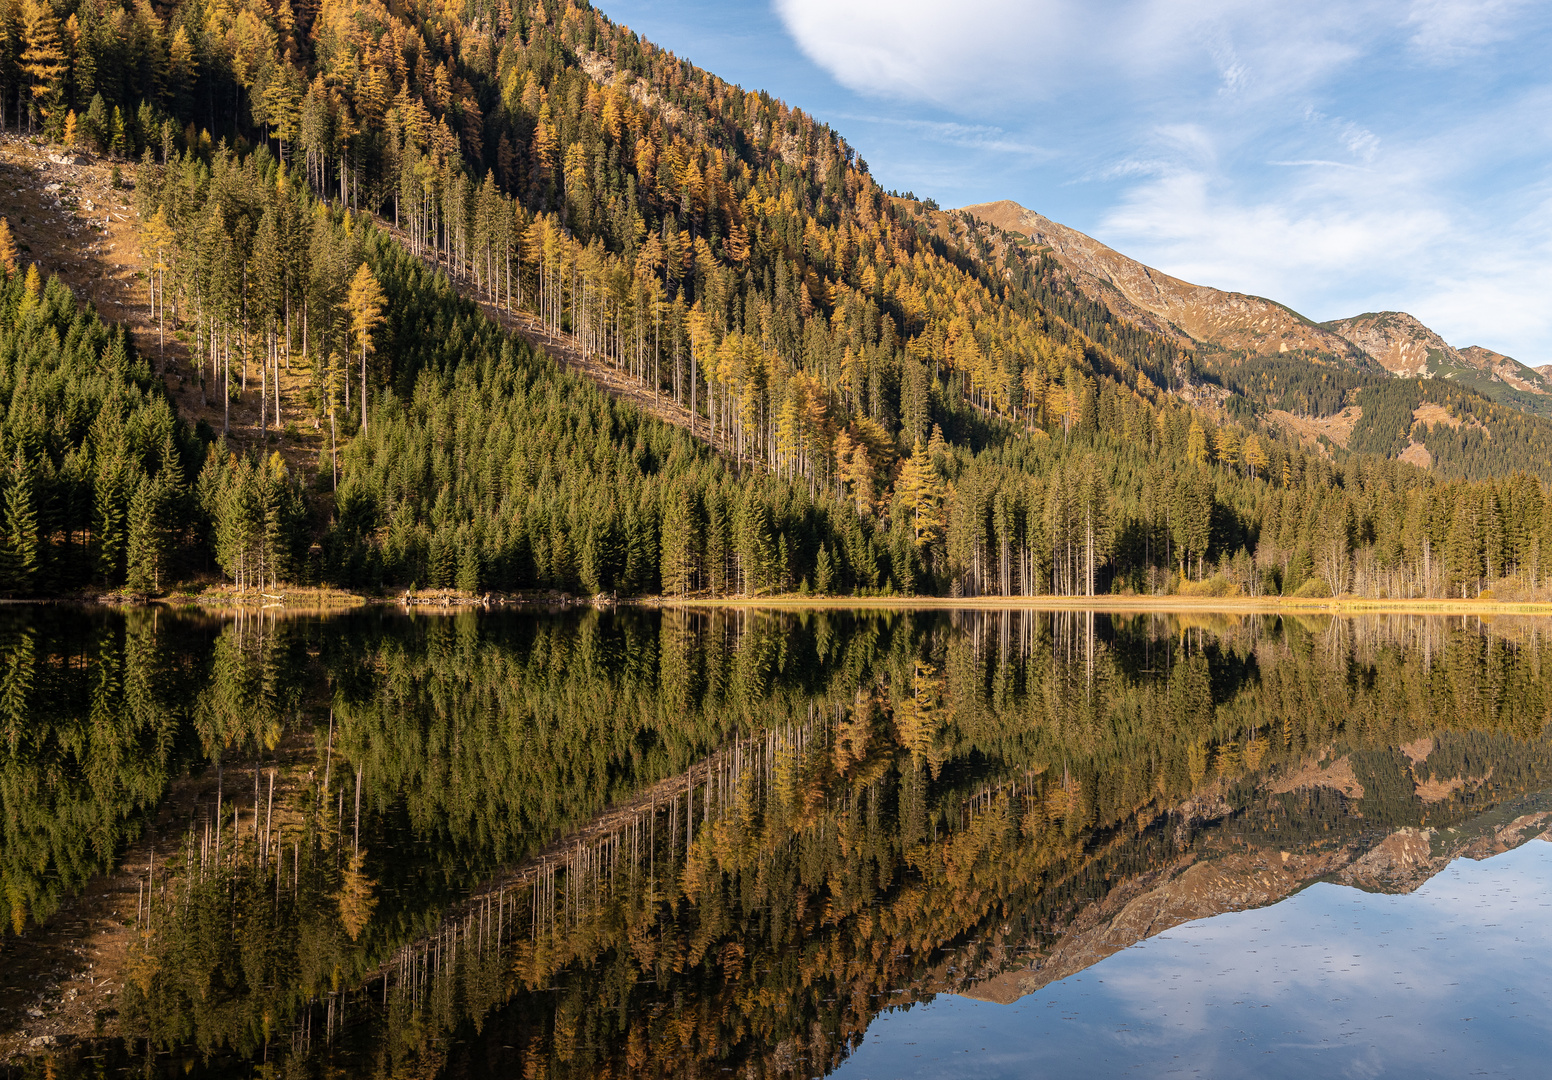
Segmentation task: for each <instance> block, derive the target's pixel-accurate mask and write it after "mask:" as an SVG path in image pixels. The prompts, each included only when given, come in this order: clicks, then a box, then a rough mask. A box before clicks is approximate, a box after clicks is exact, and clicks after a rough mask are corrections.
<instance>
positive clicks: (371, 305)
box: [345, 263, 387, 435]
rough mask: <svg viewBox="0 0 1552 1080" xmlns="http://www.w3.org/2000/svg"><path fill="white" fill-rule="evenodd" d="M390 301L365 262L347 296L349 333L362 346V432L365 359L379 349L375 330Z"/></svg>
mask: <svg viewBox="0 0 1552 1080" xmlns="http://www.w3.org/2000/svg"><path fill="white" fill-rule="evenodd" d="M386 302H387V299H386V297H384V296H383V290H382V287H381V286H379V285H378V284H377V278H375V277H373V276H372V270H371V268H370V267H369V266H367V264H366V263H362V264H361V268H360V269H359V270H357V271H356V276H355V277H354V278H352V279H351V282H350V293H349V295H348V296H347V297H346V298H345V304H346V307H347V308H349V310H350V332H351V333H352V334H354V335H355V337H356V343H357V345H358V346H359V348H360V349H361V434H363V435H365V434H366V358H367V355H368V354H370V353H374V352H376V351H377V346H376V345H374V344H373V343H372V331H373V330H376V329H377V328H378V327H379V326H381V325H382V322H383V304H384V303H386Z"/></svg>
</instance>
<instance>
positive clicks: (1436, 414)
mask: <svg viewBox="0 0 1552 1080" xmlns="http://www.w3.org/2000/svg"><path fill="white" fill-rule="evenodd" d="M1412 423H1414V424H1427V425H1428V426H1429V427H1438V426H1439V425H1440V424H1448V425H1449V426H1450V427H1454V428H1458V427H1460V418H1459V417H1457V416H1455V415H1454V414H1453V413H1451V412H1450V410H1448V409H1446V408H1445V407H1444V406H1443V405H1434V404H1432V403H1430V404H1426V405H1419V406H1418V407H1417V408H1415V409H1413V410H1412Z"/></svg>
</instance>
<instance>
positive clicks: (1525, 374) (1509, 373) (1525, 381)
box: [1460, 345, 1552, 394]
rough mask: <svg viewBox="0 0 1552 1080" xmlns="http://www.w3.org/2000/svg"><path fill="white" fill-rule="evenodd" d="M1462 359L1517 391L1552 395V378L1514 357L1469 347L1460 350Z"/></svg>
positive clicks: (1546, 372) (1543, 371)
mask: <svg viewBox="0 0 1552 1080" xmlns="http://www.w3.org/2000/svg"><path fill="white" fill-rule="evenodd" d="M1460 356H1461V359H1462V360H1464V361H1465V362H1466V363H1468V364H1470V365H1471V366H1472V367H1474V368H1476V369H1477V370H1478V371H1480V372H1482V373H1483V374H1485V375H1487V376H1489V377H1490V378H1494V379H1497V380H1499V381H1500V382H1505V383H1508V384H1509V385H1510V386H1512V387H1514V388H1515V389H1516V390H1524V391H1527V392H1528V393H1532V394H1552V378H1549V377H1548V376H1549V374H1552V373H1549V372H1548V371H1546V370H1544V369H1542V368H1533V367H1527V366H1526V365H1525V364H1522V363H1520V362H1519V361H1518V360H1516V359H1515V358H1514V357H1512V356H1505V355H1504V354H1503V353H1498V352H1494V351H1493V350H1492V349H1484V348H1483V347H1482V346H1480V345H1467V346H1466V347H1465V348H1464V349H1462V350H1460Z"/></svg>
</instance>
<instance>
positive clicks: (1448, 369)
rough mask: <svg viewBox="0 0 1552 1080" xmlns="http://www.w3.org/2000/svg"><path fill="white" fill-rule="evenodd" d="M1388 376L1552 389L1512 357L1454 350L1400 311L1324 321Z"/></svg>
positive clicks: (1476, 349) (1541, 390) (1479, 349)
mask: <svg viewBox="0 0 1552 1080" xmlns="http://www.w3.org/2000/svg"><path fill="white" fill-rule="evenodd" d="M1322 325H1323V326H1325V327H1326V328H1327V329H1329V330H1332V331H1334V332H1336V333H1338V334H1340V335H1342V336H1343V337H1344V338H1346V339H1347V340H1348V341H1351V342H1352V343H1353V344H1354V345H1357V346H1358V347H1359V348H1360V349H1362V350H1363V351H1364V352H1366V353H1368V354H1369V355H1370V356H1372V357H1374V359H1376V360H1378V361H1379V362H1380V363H1381V364H1382V365H1383V366H1384V367H1385V369H1386V370H1387V371H1389V372H1390V373H1391V374H1393V375H1401V376H1415V377H1420V378H1425V379H1431V378H1445V379H1448V378H1454V377H1456V376H1459V375H1481V376H1485V377H1486V378H1487V379H1489V380H1490V381H1493V382H1501V383H1504V384H1505V385H1507V386H1512V387H1514V389H1516V390H1523V391H1525V392H1526V393H1529V394H1547V393H1552V380H1548V379H1547V377H1546V376H1545V375H1543V374H1542V373H1541V372H1539V371H1536V370H1535V369H1533V368H1529V367H1526V366H1525V365H1524V364H1522V363H1520V362H1519V361H1518V360H1516V359H1514V358H1513V357H1512V356H1505V355H1503V354H1502V353H1497V352H1494V351H1493V350H1491V349H1484V348H1483V347H1482V346H1480V345H1469V346H1467V347H1466V348H1464V349H1457V348H1455V347H1454V346H1452V345H1450V344H1449V343H1448V342H1446V341H1445V340H1444V339H1443V338H1442V337H1440V336H1439V335H1438V334H1436V333H1434V332H1433V331H1432V330H1430V329H1429V328H1428V327H1426V326H1424V325H1423V324H1422V323H1421V322H1419V321H1418V320H1417V319H1415V318H1413V317H1412V316H1411V315H1408V314H1407V313H1406V312H1404V311H1371V312H1367V313H1365V314H1363V315H1354V316H1353V317H1352V318H1350V319H1335V320H1333V321H1331V322H1328V323H1323V324H1322Z"/></svg>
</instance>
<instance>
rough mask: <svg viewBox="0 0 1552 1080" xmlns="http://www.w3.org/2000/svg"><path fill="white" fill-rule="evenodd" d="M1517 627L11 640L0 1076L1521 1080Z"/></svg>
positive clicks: (1399, 621)
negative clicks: (1339, 1079) (1406, 1079)
mask: <svg viewBox="0 0 1552 1080" xmlns="http://www.w3.org/2000/svg"><path fill="white" fill-rule="evenodd" d="M1547 629H1548V627H1546V626H1543V625H1542V624H1541V623H1539V622H1536V621H1530V620H1525V621H1514V620H1500V621H1495V622H1491V623H1484V622H1481V621H1479V620H1477V619H1475V618H1471V619H1460V618H1449V619H1447V618H1424V617H1370V618H1359V619H1331V618H1307V619H1291V618H1289V619H1282V618H1276V617H1262V616H1254V617H1212V616H1204V615H1200V614H1196V615H1190V616H1168V615H1158V614H1153V615H1137V616H1123V615H1114V616H1111V615H1103V614H1090V613H1070V612H1068V613H1061V612H1058V613H1049V612H1039V611H1027V612H1016V611H1014V612H946V611H932V612H922V613H901V612H893V613H886V614H868V613H845V612H824V613H809V614H803V613H791V612H786V613H780V614H771V613H757V612H751V611H717V610H697V611H693V612H683V611H667V612H659V611H655V610H646V609H629V608H627V609H620V610H619V611H617V612H597V611H592V610H582V611H577V610H572V611H563V612H553V613H533V612H523V613H504V612H494V613H472V612H468V613H462V614H458V615H453V616H446V615H431V616H414V617H411V616H407V615H403V614H400V613H398V612H395V611H390V610H379V609H371V610H366V611H360V612H354V613H351V614H348V615H341V616H335V617H327V618H323V617H319V618H309V617H296V616H292V617H287V618H274V617H270V616H269V615H267V614H265V615H252V614H250V615H248V616H246V617H245V618H242V619H240V620H233V619H214V618H203V617H189V616H179V615H174V614H171V613H169V612H165V611H131V612H127V613H117V612H105V611H93V610H80V609H73V608H65V607H30V608H6V609H0V663H3V668H0V680H3V681H0V725H3V731H0V734H3V735H4V740H3V741H0V804H3V805H0V809H3V812H4V813H3V823H0V827H3V833H0V891H3V896H4V901H5V905H6V907H7V908H8V910H9V919H7V920H6V922H7V926H6V927H5V929H4V931H3V936H0V1075H3V1076H5V1077H7V1078H9V1077H24V1076H25V1077H33V1076H36V1077H40V1078H42V1077H46V1076H48V1077H61V1078H63V1077H87V1076H93V1077H96V1076H128V1075H136V1076H168V1077H170V1076H174V1075H178V1076H182V1075H195V1076H261V1075H262V1076H276V1077H287V1076H297V1077H313V1076H317V1077H323V1076H384V1077H387V1076H410V1075H413V1076H425V1077H434V1076H445V1077H458V1078H462V1077H482V1076H511V1077H539V1076H544V1077H595V1076H615V1077H624V1076H665V1077H666V1076H684V1077H692V1076H693V1077H716V1076H721V1075H731V1076H737V1077H749V1078H759V1077H817V1076H823V1075H827V1074H829V1073H832V1072H833V1073H835V1074H837V1075H839V1076H845V1077H854V1078H885V1077H961V1076H978V1077H979V1076H985V1077H1040V1076H1047V1075H1049V1076H1063V1077H1071V1076H1096V1077H1098V1076H1122V1075H1132V1076H1166V1075H1181V1076H1212V1077H1241V1076H1243V1077H1251V1076H1255V1077H1266V1076H1290V1077H1292V1076H1308V1075H1310V1074H1312V1073H1315V1072H1317V1071H1318V1072H1321V1073H1328V1074H1330V1075H1333V1076H1354V1077H1373V1076H1388V1075H1395V1076H1403V1075H1404V1076H1462V1075H1468V1074H1470V1075H1490V1076H1527V1077H1528V1076H1540V1075H1544V1074H1545V1071H1546V1061H1547V1058H1548V1052H1549V1050H1552V1010H1549V1008H1548V1006H1549V1005H1552V964H1548V963H1547V958H1548V956H1549V951H1552V950H1549V948H1548V945H1549V944H1552V942H1549V938H1552V921H1549V915H1552V844H1548V843H1546V842H1544V841H1542V840H1541V839H1540V838H1541V837H1542V836H1543V835H1544V834H1548V830H1549V829H1552V739H1549V731H1548V724H1549V722H1552V642H1549V640H1548V635H1547Z"/></svg>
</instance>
